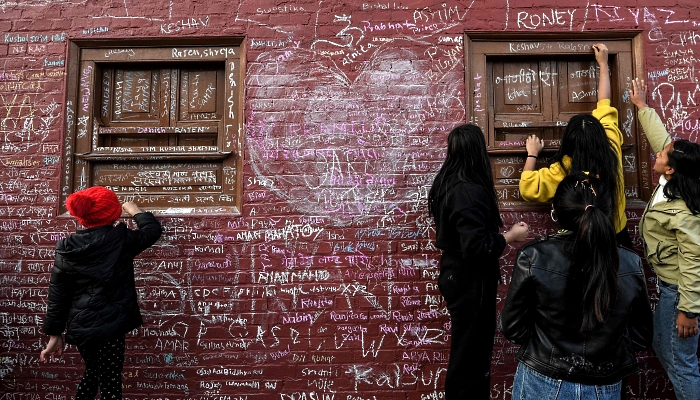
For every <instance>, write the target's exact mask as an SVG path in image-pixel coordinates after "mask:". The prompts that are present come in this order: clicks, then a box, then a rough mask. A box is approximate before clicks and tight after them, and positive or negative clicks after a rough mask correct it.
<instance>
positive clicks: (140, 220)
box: [128, 212, 163, 254]
mask: <svg viewBox="0 0 700 400" xmlns="http://www.w3.org/2000/svg"><path fill="white" fill-rule="evenodd" d="M134 221H135V222H136V225H137V226H138V227H139V229H138V230H134V231H131V233H130V234H129V243H128V246H130V248H131V250H132V251H133V253H134V254H139V253H141V252H142V251H144V250H146V249H147V248H149V247H151V246H153V244H154V243H155V242H156V241H157V240H158V238H160V235H161V234H162V233H163V228H162V227H161V225H160V222H158V220H157V219H156V217H154V216H153V214H152V213H150V212H142V213H138V214H136V215H134Z"/></svg>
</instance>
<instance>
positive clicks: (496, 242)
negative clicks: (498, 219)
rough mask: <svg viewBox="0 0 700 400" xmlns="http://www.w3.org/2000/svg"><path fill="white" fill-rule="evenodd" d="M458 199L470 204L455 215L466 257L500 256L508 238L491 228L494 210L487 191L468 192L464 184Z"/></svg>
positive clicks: (461, 246)
mask: <svg viewBox="0 0 700 400" xmlns="http://www.w3.org/2000/svg"><path fill="white" fill-rule="evenodd" d="M473 187H474V186H473ZM456 201H457V202H458V204H459V203H461V204H466V205H468V206H467V207H464V208H458V209H459V211H458V212H457V213H456V215H455V216H454V217H455V218H456V221H457V224H456V229H457V233H459V244H460V251H461V252H462V254H463V255H464V256H465V257H469V256H476V257H485V256H490V257H495V258H498V257H500V256H501V254H503V250H504V249H505V248H506V238H505V237H503V235H501V234H500V233H499V232H498V231H495V230H494V229H493V228H491V225H492V224H493V222H491V223H489V221H491V220H492V219H493V217H492V213H493V210H492V206H490V202H489V199H488V197H487V195H486V191H485V190H484V189H483V188H478V189H477V190H473V191H472V192H471V193H468V192H467V187H466V186H462V188H460V192H459V193H457V196H456Z"/></svg>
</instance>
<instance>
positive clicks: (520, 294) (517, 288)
mask: <svg viewBox="0 0 700 400" xmlns="http://www.w3.org/2000/svg"><path fill="white" fill-rule="evenodd" d="M530 271H531V270H530V259H529V258H528V257H527V255H525V253H523V252H522V251H518V255H517V256H516V261H515V265H514V266H513V277H512V279H511V281H510V287H509V288H508V297H506V304H505V306H504V307H503V312H501V319H500V320H499V324H498V325H499V328H500V330H501V332H502V333H503V336H505V338H506V339H508V340H510V341H512V342H514V343H517V344H523V343H526V342H527V341H528V340H529V339H530V325H531V321H530V319H531V318H530V314H531V313H530V309H531V307H532V295H533V294H534V293H533V291H534V279H533V278H532V274H531V273H530Z"/></svg>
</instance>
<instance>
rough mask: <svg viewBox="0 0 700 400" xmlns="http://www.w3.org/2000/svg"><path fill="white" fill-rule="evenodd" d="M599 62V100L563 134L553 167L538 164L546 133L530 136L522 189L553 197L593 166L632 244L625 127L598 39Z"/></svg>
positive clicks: (620, 236) (532, 197)
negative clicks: (621, 124) (622, 128)
mask: <svg viewBox="0 0 700 400" xmlns="http://www.w3.org/2000/svg"><path fill="white" fill-rule="evenodd" d="M593 51H594V52H595V58H596V61H597V62H598V66H599V77H598V104H597V106H596V109H595V110H593V113H592V115H591V114H578V115H574V116H573V117H571V119H570V120H569V122H568V124H567V125H566V129H565V131H564V135H563V136H562V138H561V147H560V148H559V151H558V152H557V153H556V154H555V155H554V156H553V157H552V158H551V159H550V160H549V167H545V168H541V169H539V170H536V169H535V163H536V161H537V157H538V156H539V154H540V151H542V149H543V148H544V144H543V142H542V140H541V139H539V138H538V137H536V136H535V135H530V137H528V138H527V140H526V142H525V147H526V149H527V154H528V155H527V159H526V161H525V165H524V167H523V173H522V175H521V177H520V195H521V196H522V197H523V198H524V199H525V200H527V201H535V202H547V201H549V200H550V199H551V198H552V196H553V195H554V192H555V191H556V190H557V185H558V184H559V182H560V181H561V180H562V179H564V177H565V176H566V175H568V174H569V173H571V172H589V173H591V174H594V175H597V176H599V177H600V180H601V182H602V184H603V188H601V190H602V189H605V190H606V191H607V192H609V193H610V195H611V196H612V199H613V207H612V212H611V218H612V219H613V222H614V225H615V232H616V233H617V236H616V239H617V241H618V242H619V243H620V244H621V245H623V246H625V247H627V248H632V240H631V238H630V235H629V231H628V230H627V217H626V216H625V206H626V201H625V191H624V184H623V182H624V176H623V170H622V142H623V140H624V138H623V136H622V132H621V131H620V128H619V127H618V116H617V109H616V108H614V107H612V106H611V105H610V95H611V89H610V71H609V67H608V48H607V47H606V46H605V45H604V44H596V45H593Z"/></svg>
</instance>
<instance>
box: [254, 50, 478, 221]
mask: <svg viewBox="0 0 700 400" xmlns="http://www.w3.org/2000/svg"><path fill="white" fill-rule="evenodd" d="M399 42H405V43H403V46H402V44H401V43H399ZM391 45H392V46H393V47H389V46H386V47H385V46H382V47H380V48H379V49H377V50H376V52H375V53H374V54H373V55H372V57H371V58H370V60H369V61H368V62H367V63H366V64H365V65H364V67H363V69H362V71H361V72H360V73H359V74H358V75H357V78H356V79H355V80H354V81H350V80H349V79H348V78H347V77H346V75H345V74H344V73H343V72H342V71H341V70H340V68H339V67H338V66H337V65H336V64H335V63H334V62H333V60H331V59H329V58H327V57H325V56H322V55H320V54H319V53H317V52H314V51H312V50H306V49H301V48H294V49H289V50H287V49H285V50H284V51H282V50H274V51H270V52H266V53H262V54H261V55H260V56H259V57H258V58H257V59H256V60H255V61H254V62H252V63H250V64H249V67H248V72H247V74H246V76H247V77H248V78H247V83H246V87H247V101H248V102H247V104H246V105H247V107H248V110H247V116H246V117H247V118H246V145H247V147H246V151H247V154H246V160H250V163H249V165H250V166H251V168H252V169H253V172H254V173H255V174H256V177H257V178H259V181H260V182H266V183H267V184H265V187H267V188H268V189H269V190H271V191H272V192H274V193H275V194H277V195H278V196H279V197H281V198H283V199H285V200H286V201H287V202H288V203H289V205H290V206H291V207H293V208H294V209H296V210H297V211H299V212H301V213H303V214H307V215H323V216H327V217H330V218H332V219H334V220H337V221H343V220H344V221H352V220H356V219H358V218H363V217H367V216H372V215H386V214H392V213H403V212H405V211H406V210H413V209H416V207H424V204H423V203H424V201H425V199H424V192H425V190H424V188H423V187H424V186H430V184H431V183H432V176H433V175H434V173H435V170H436V169H437V168H439V165H440V164H441V163H442V161H443V160H444V151H445V147H446V140H445V139H446V133H447V132H448V131H449V129H451V128H452V127H453V126H456V125H457V124H459V123H460V122H461V121H463V120H464V102H463V100H462V97H463V94H462V92H461V89H460V88H459V85H455V84H453V82H454V81H456V80H457V79H459V77H460V76H461V75H462V73H461V72H458V71H455V72H454V73H450V74H452V75H449V77H447V78H446V77H444V76H443V77H441V78H442V79H438V78H435V77H434V71H432V70H431V69H430V68H431V67H430V65H429V63H418V62H412V61H411V60H418V59H419V58H420V57H419V55H420V54H422V51H423V50H425V49H423V48H422V47H426V46H427V45H426V44H420V45H418V44H417V43H415V42H412V41H409V40H401V41H399V40H396V41H394V42H391ZM421 46H422V47H421ZM448 78H449V79H448ZM436 121H437V122H436ZM412 207H413V208H412Z"/></svg>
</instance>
